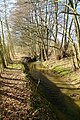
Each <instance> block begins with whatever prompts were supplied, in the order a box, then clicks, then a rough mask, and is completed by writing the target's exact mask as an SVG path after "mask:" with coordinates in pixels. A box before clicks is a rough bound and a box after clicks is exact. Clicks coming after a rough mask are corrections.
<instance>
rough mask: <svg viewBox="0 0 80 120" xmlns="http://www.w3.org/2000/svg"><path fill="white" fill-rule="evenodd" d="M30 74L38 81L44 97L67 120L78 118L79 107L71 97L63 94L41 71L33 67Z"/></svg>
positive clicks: (79, 115) (79, 117)
mask: <svg viewBox="0 0 80 120" xmlns="http://www.w3.org/2000/svg"><path fill="white" fill-rule="evenodd" d="M31 75H32V77H33V78H34V81H37V80H39V81H40V84H39V89H40V90H41V91H42V93H43V94H44V96H45V97H46V99H47V100H48V101H49V102H50V103H51V104H52V105H53V106H55V107H56V108H57V109H58V110H59V111H60V112H61V113H62V114H64V116H65V118H66V119H67V120H80V108H79V106H78V105H77V104H75V103H74V100H73V99H72V98H70V97H69V96H67V95H66V94H63V93H62V92H61V90H60V88H59V87H57V86H56V84H54V83H53V82H51V81H50V80H49V79H48V78H47V77H45V76H44V74H42V72H41V71H38V70H35V69H33V70H31ZM53 79H54V77H53ZM56 79H57V77H56ZM61 89H64V88H61ZM67 89H69V88H67Z"/></svg>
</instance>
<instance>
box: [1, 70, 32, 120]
mask: <svg viewBox="0 0 80 120" xmlns="http://www.w3.org/2000/svg"><path fill="white" fill-rule="evenodd" d="M28 84H29V83H28V81H26V80H25V77H24V74H23V72H22V70H20V69H5V70H4V72H3V73H2V74H1V77H0V112H1V113H0V120H14V118H15V120H28V111H29V109H30V106H29V99H30V89H29V85H28Z"/></svg>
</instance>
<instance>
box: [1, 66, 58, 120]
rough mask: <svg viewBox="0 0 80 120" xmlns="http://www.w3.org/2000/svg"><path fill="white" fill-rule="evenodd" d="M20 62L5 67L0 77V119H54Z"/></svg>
mask: <svg viewBox="0 0 80 120" xmlns="http://www.w3.org/2000/svg"><path fill="white" fill-rule="evenodd" d="M21 67H22V66H21V65H20V64H17V65H16V64H12V65H10V66H9V67H8V68H5V69H4V71H3V72H2V74H1V77H0V120H56V116H55V114H54V113H52V111H51V109H50V106H49V104H48V102H47V101H46V100H45V99H44V98H41V97H40V96H39V95H38V94H37V92H36V91H35V89H36V88H35V87H34V85H33V84H32V83H31V82H30V80H29V79H30V78H29V77H25V74H24V73H23V70H22V69H21Z"/></svg>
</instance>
